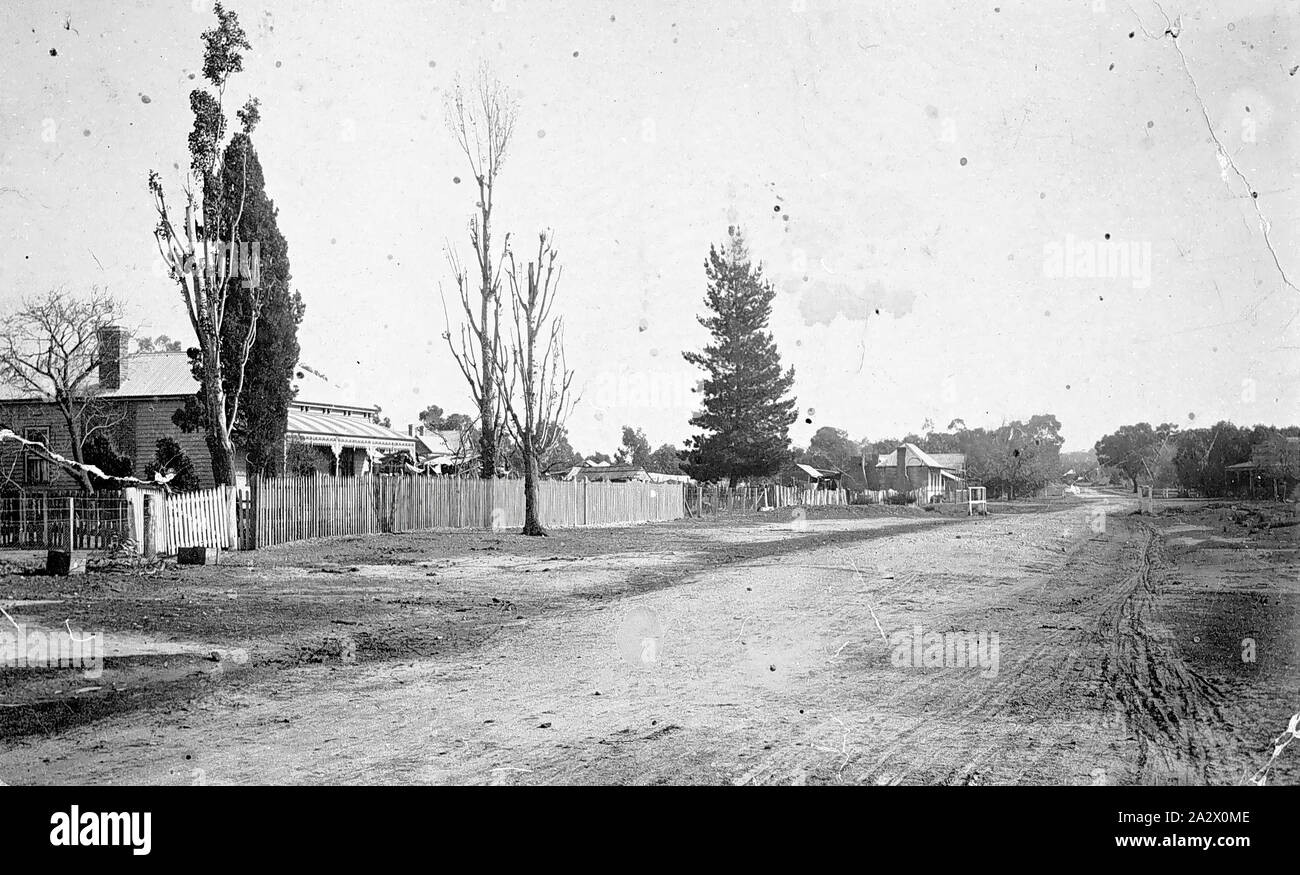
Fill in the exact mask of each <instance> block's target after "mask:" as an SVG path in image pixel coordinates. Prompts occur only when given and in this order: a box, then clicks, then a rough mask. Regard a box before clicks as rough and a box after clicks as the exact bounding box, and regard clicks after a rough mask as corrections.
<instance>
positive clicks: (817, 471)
mask: <svg viewBox="0 0 1300 875" xmlns="http://www.w3.org/2000/svg"><path fill="white" fill-rule="evenodd" d="M794 466H795V467H796V468H798V469H799V470H801V471H803V472H804V473H805V474H807V475H808V478H809V479H810V480H827V479H834V478H836V477H842V476H844V472H843V471H835V470H833V469H830V468H814V467H813V466H812V465H805V464H804V463H803V462H795V465H794Z"/></svg>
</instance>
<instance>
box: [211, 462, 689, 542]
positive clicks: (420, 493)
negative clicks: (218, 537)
mask: <svg viewBox="0 0 1300 875" xmlns="http://www.w3.org/2000/svg"><path fill="white" fill-rule="evenodd" d="M237 505H238V507H239V513H240V518H241V521H240V531H241V538H240V540H241V543H242V544H243V546H245V547H246V548H257V547H269V546H273V545H276V544H285V543H290V542H293V541H304V540H309V539H312V538H326V537H332V536H335V535H365V534H378V533H380V532H410V531H420V530H425V529H442V528H451V529H497V530H500V529H512V528H519V527H521V526H523V523H524V482H523V480H521V479H515V478H501V479H496V480H479V479H468V478H459V477H420V476H404V475H387V474H367V475H364V476H361V477H334V476H325V475H316V476H311V477H253V478H250V480H249V489H248V496H247V499H246V500H244V499H240V500H239V501H237ZM537 507H538V516H539V517H540V518H541V523H542V525H544V526H547V527H549V528H566V527H573V526H610V525H621V524H629V523H644V522H656V521H663V520H673V519H680V518H681V517H682V516H683V513H684V501H683V497H682V486H681V484H679V483H592V482H587V481H558V480H541V481H539V482H538V484H537Z"/></svg>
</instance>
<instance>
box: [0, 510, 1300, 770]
mask: <svg viewBox="0 0 1300 875" xmlns="http://www.w3.org/2000/svg"><path fill="white" fill-rule="evenodd" d="M1136 506H1137V505H1136V502H1134V501H1132V500H1131V499H1128V498H1126V497H1120V496H1101V495H1095V496H1090V497H1088V498H1087V499H1086V500H1067V501H1058V502H1055V503H1043V504H1039V505H1032V504H1019V505H1015V506H995V507H994V513H993V514H992V515H990V516H989V517H987V518H974V519H971V518H967V517H958V516H953V515H951V514H949V513H925V512H922V511H919V510H915V509H904V508H878V507H877V508H851V509H840V508H824V509H811V510H810V512H809V518H808V519H807V520H801V519H796V518H792V517H791V516H790V515H789V514H788V512H783V513H781V514H779V515H773V514H766V515H754V516H752V517H748V518H739V519H736V518H723V519H722V520H719V521H683V522H680V523H674V524H661V525H651V526H640V527H628V528H619V529H606V530H578V531H574V530H570V531H556V532H554V533H553V535H554V536H553V537H551V538H547V539H528V538H523V537H520V536H516V535H504V534H503V535H499V536H498V535H489V536H484V535H483V534H482V533H465V532H459V533H433V534H429V533H425V534H411V535H395V536H377V537H367V538H344V539H333V540H330V541H324V542H315V543H312V544H308V545H297V546H290V547H285V548H279V549H274V550H266V551H259V552H258V553H255V554H238V555H235V554H232V555H230V556H228V557H225V558H226V559H227V560H229V561H227V562H226V563H225V564H223V565H221V566H219V567H215V568H202V569H184V570H176V569H171V570H166V571H163V572H161V573H159V574H157V575H154V576H150V577H141V576H136V575H130V574H111V573H101V574H91V575H89V576H87V577H86V578H83V579H81V580H80V581H67V580H64V581H59V580H55V579H50V578H44V577H36V576H14V575H11V576H7V577H5V578H3V579H0V606H5V607H6V608H7V609H8V610H9V612H10V613H11V614H13V615H14V616H15V618H16V620H17V621H18V622H19V623H21V624H27V625H29V626H33V627H35V626H39V627H41V628H47V629H56V628H62V627H63V625H64V622H65V621H67V622H68V624H69V625H68V627H67V628H69V629H71V630H77V631H78V633H79V634H84V633H85V632H87V631H102V632H103V633H104V635H105V637H106V639H107V640H108V642H109V643H110V650H109V656H108V658H107V659H106V661H105V665H104V669H103V673H102V676H100V677H98V678H93V679H89V678H86V677H84V676H83V675H82V674H81V673H79V672H77V671H74V670H67V669H64V670H57V669H43V670H37V669H0V705H3V707H0V739H3V740H2V741H0V780H3V781H5V782H7V783H13V784H21V783H196V782H206V783H741V784H757V783H868V784H890V783H946V784H1002V783H1034V784H1041V783H1072V784H1098V783H1119V784H1126V783H1197V784H1200V783H1240V782H1242V781H1243V780H1245V779H1246V778H1247V777H1249V776H1250V775H1251V774H1253V773H1254V772H1255V770H1256V769H1258V768H1259V767H1260V766H1262V765H1264V764H1265V763H1266V762H1267V761H1268V757H1269V754H1270V753H1271V751H1272V744H1271V742H1272V740H1273V739H1274V738H1275V737H1276V736H1277V735H1278V734H1279V733H1280V732H1281V731H1282V729H1284V728H1285V726H1286V724H1287V720H1288V719H1289V716H1290V715H1291V714H1292V713H1294V712H1296V711H1298V710H1300V643H1298V642H1300V636H1298V635H1297V631H1298V630H1300V622H1298V621H1300V617H1298V616H1297V606H1298V605H1300V585H1298V584H1297V582H1296V581H1297V579H1298V578H1297V575H1296V571H1297V565H1298V562H1297V552H1296V550H1297V546H1298V545H1297V542H1296V533H1297V532H1298V531H1300V528H1298V527H1294V526H1292V527H1286V528H1267V526H1268V525H1269V524H1270V523H1273V522H1277V521H1279V520H1281V516H1280V511H1279V510H1278V509H1276V508H1261V509H1259V510H1258V512H1255V513H1253V514H1252V513H1245V512H1243V511H1241V510H1234V509H1232V508H1228V507H1213V506H1212V507H1206V506H1205V504H1204V503H1203V502H1200V503H1191V504H1186V505H1184V504H1177V505H1168V506H1165V508H1164V512H1162V513H1160V514H1158V515H1156V516H1142V515H1132V511H1133V510H1134V509H1136ZM1103 509H1104V513H1102V512H1100V511H1102V510H1103ZM1099 521H1101V522H1099ZM24 600H27V601H30V600H48V603H45V604H15V602H19V601H24ZM646 608H648V609H650V610H651V611H653V614H654V615H655V616H656V617H657V619H658V621H659V623H660V625H661V629H660V630H659V632H658V633H657V634H658V639H657V641H656V643H655V645H654V649H653V652H652V654H651V655H653V657H654V658H653V659H652V660H648V661H647V660H646V659H644V657H645V655H646V654H645V651H644V650H642V651H637V650H635V648H634V649H633V651H632V652H631V653H628V652H627V646H626V645H627V640H626V639H627V634H626V633H627V632H628V631H629V630H628V629H627V624H628V623H629V622H630V620H635V619H636V618H638V617H639V616H642V615H643V614H644V613H645V612H644V610H640V612H639V609H646ZM3 622H6V621H5V620H4V619H3V618H0V623H3ZM917 625H919V626H921V627H922V629H923V630H924V632H926V633H932V632H940V633H942V632H945V631H947V632H952V631H960V632H971V633H980V632H983V633H986V634H991V633H996V634H997V636H998V638H997V641H998V645H997V649H996V653H997V656H998V659H997V664H996V674H994V673H993V672H991V671H990V670H989V669H990V667H989V666H987V665H985V666H975V667H952V666H949V667H946V668H944V667H932V668H926V667H924V666H922V667H912V666H909V665H896V664H895V663H896V662H898V661H899V660H898V658H897V654H895V652H894V651H895V648H894V647H893V646H891V644H890V643H888V641H887V639H889V637H890V636H891V635H893V634H894V633H896V632H899V631H901V630H911V629H913V628H914V627H915V626H917ZM637 634H642V633H637ZM634 637H635V636H634ZM620 644H622V645H623V646H622V648H620ZM114 654H116V655H114ZM213 657H215V658H213ZM1298 762H1300V750H1288V751H1285V752H1284V753H1283V755H1282V756H1281V757H1279V759H1278V761H1277V762H1276V763H1275V764H1274V766H1273V769H1272V771H1271V772H1270V776H1269V782H1270V783H1291V784H1294V783H1297V782H1298V781H1300V767H1298V766H1297V763H1298Z"/></svg>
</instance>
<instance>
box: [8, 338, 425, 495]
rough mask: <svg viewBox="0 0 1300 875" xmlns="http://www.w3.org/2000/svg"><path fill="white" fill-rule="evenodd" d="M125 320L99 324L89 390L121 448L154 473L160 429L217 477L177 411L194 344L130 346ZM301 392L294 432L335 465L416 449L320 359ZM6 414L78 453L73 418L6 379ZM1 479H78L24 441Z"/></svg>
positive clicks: (206, 480) (32, 482) (359, 464)
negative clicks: (326, 372)
mask: <svg viewBox="0 0 1300 875" xmlns="http://www.w3.org/2000/svg"><path fill="white" fill-rule="evenodd" d="M129 340H130V336H129V334H128V333H127V332H126V330H125V329H122V328H117V327H109V328H105V329H102V330H101V331H100V333H99V344H100V350H101V354H100V355H99V356H98V360H99V366H98V369H97V372H96V373H95V374H94V376H93V377H92V385H91V386H89V387H88V391H90V392H94V393H95V395H96V397H97V398H99V399H101V401H102V402H103V405H104V409H105V410H107V411H108V414H109V415H108V416H107V417H106V419H107V421H108V422H109V425H108V426H107V428H106V429H105V432H106V434H107V435H108V437H109V439H110V441H111V443H112V444H113V447H114V450H115V451H116V452H117V454H118V455H121V456H126V457H129V458H130V459H131V460H132V471H131V474H132V475H133V476H136V477H143V476H144V469H145V467H146V466H147V465H148V464H149V463H150V462H151V461H153V458H154V452H155V448H156V444H157V441H158V439H159V438H162V437H170V438H172V439H173V440H175V441H176V443H177V445H178V446H179V447H180V448H181V450H182V451H183V452H184V453H185V454H186V455H187V456H189V458H190V460H191V461H192V462H193V463H194V471H195V474H196V475H198V478H199V481H200V484H201V486H204V487H208V486H212V485H214V480H213V476H212V461H211V457H210V455H209V453H208V448H207V444H206V443H205V441H204V436H203V434H202V433H201V432H189V433H186V432H183V431H181V429H179V428H178V427H177V426H176V425H175V424H173V422H172V414H173V413H175V412H176V411H177V410H179V409H180V408H182V407H183V406H184V405H185V400H186V398H189V397H192V396H193V395H194V394H195V393H196V392H197V391H198V389H199V384H198V381H197V380H196V379H195V378H194V375H193V373H192V372H191V370H190V360H189V356H188V354H186V353H184V352H136V353H131V352H129V351H128V349H127V344H128V342H129ZM294 376H295V380H294V388H295V390H296V395H295V397H294V399H293V401H291V402H290V404H289V412H288V429H287V432H286V442H287V443H289V442H293V443H298V444H301V445H302V446H303V447H304V448H305V452H304V453H301V454H299V456H300V458H304V457H305V459H307V460H308V461H311V460H313V459H314V460H315V467H316V469H317V470H318V471H320V472H321V473H325V474H338V475H342V476H355V475H359V474H364V473H367V472H369V471H370V470H371V468H372V467H373V466H374V464H375V463H376V462H377V461H378V460H379V459H380V458H382V457H383V456H385V455H388V454H390V453H395V452H400V451H406V452H409V453H410V454H411V456H412V458H414V455H415V439H414V438H413V437H411V436H409V435H404V434H401V433H400V432H396V431H394V430H392V429H390V428H386V427H385V426H383V425H381V424H380V423H379V422H378V421H377V420H378V408H376V407H373V406H366V405H364V404H360V403H358V402H356V401H355V400H342V399H345V398H346V392H345V391H344V390H342V389H340V388H339V387H337V386H333V385H331V384H330V383H329V382H328V381H327V380H325V379H324V378H323V377H322V376H320V375H319V374H317V373H316V372H314V371H312V370H311V369H310V368H306V367H299V368H298V369H297V370H296V371H295V374H294ZM0 424H3V425H5V426H6V427H9V428H12V429H13V430H14V431H15V432H16V433H17V434H19V435H20V436H22V437H25V438H27V439H29V440H39V441H41V442H43V443H45V445H46V446H48V447H49V448H50V450H52V451H53V452H55V453H58V454H60V455H63V456H65V457H68V458H71V456H72V452H71V447H70V445H69V438H68V433H67V427H66V425H65V424H64V422H63V420H62V417H61V416H60V414H59V411H58V408H57V407H56V406H55V405H54V403H53V402H52V401H51V400H50V399H47V398H42V397H39V396H36V395H32V394H23V393H20V392H16V391H14V390H13V389H12V388H11V387H0ZM246 468H247V465H246V462H245V460H244V458H243V454H242V453H241V454H240V457H239V458H238V459H237V460H236V464H235V471H236V479H237V480H238V481H240V482H241V483H242V482H243V481H244V480H245V479H246ZM0 480H3V481H4V485H5V486H17V487H20V488H30V489H51V488H53V489H64V488H73V487H75V486H76V481H75V480H74V479H73V478H72V477H71V476H70V475H69V474H67V473H66V472H64V471H62V470H60V469H58V468H56V467H55V466H52V465H50V464H49V463H48V462H46V461H45V460H44V459H43V458H41V457H40V456H39V455H38V454H37V453H35V452H32V451H30V450H26V449H25V448H24V447H22V446H20V445H18V444H16V443H11V442H9V443H4V444H0Z"/></svg>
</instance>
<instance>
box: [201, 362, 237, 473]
mask: <svg viewBox="0 0 1300 875" xmlns="http://www.w3.org/2000/svg"><path fill="white" fill-rule="evenodd" d="M214 342H216V343H219V342H220V341H219V340H218V341H214ZM218 355H219V353H217V354H213V355H209V356H207V357H206V358H207V361H205V362H204V370H205V371H206V372H207V374H208V375H209V376H210V379H207V380H205V382H206V383H207V385H206V386H205V387H204V389H205V391H204V400H205V402H206V406H207V414H208V434H207V444H208V455H209V456H211V457H212V479H213V480H214V481H215V482H216V485H217V486H234V485H235V444H234V441H232V440H231V439H230V426H229V423H228V422H227V420H226V391H225V387H224V386H223V384H222V379H223V374H222V372H221V362H220V359H219V358H218V357H217V356H218Z"/></svg>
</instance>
